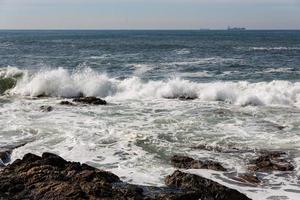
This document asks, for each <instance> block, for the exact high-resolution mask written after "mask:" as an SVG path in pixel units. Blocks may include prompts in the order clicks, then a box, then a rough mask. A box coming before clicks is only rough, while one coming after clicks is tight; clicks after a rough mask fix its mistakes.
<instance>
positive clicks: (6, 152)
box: [0, 143, 26, 167]
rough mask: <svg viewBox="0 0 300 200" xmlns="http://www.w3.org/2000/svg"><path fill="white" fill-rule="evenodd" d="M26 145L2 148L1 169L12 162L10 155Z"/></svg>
mask: <svg viewBox="0 0 300 200" xmlns="http://www.w3.org/2000/svg"><path fill="white" fill-rule="evenodd" d="M25 144H26V143H18V144H14V145H6V146H0V167H4V166H5V165H4V164H6V163H9V162H10V155H11V153H12V151H13V150H14V149H16V148H19V147H21V146H24V145H25Z"/></svg>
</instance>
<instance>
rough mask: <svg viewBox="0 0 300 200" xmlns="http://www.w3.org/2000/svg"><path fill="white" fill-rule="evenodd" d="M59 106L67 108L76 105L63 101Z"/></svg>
mask: <svg viewBox="0 0 300 200" xmlns="http://www.w3.org/2000/svg"><path fill="white" fill-rule="evenodd" d="M59 104H60V105H65V106H75V104H74V103H72V102H70V101H61V102H60V103H59Z"/></svg>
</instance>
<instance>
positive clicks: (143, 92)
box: [10, 67, 300, 106]
mask: <svg viewBox="0 0 300 200" xmlns="http://www.w3.org/2000/svg"><path fill="white" fill-rule="evenodd" d="M10 94H18V95H23V96H31V97H37V96H40V95H44V96H50V97H67V98H69V97H76V96H79V95H84V96H98V97H102V98H105V97H111V98H118V99H140V98H146V99H151V98H168V99H172V98H174V99H175V98H181V97H185V98H190V99H195V98H198V99H199V100H201V101H224V102H227V103H230V104H236V105H240V106H247V105H252V106H263V105H265V106H270V105H282V106H294V105H299V103H300V83H299V82H289V81H279V80H277V81H271V82H257V83H250V82H247V81H239V82H230V81H226V82H225V81H218V82H210V83H200V82H192V81H189V80H184V79H182V78H178V77H175V78H170V79H166V80H156V81H153V80H152V81H151V80H150V81H143V80H142V79H140V78H139V77H135V76H133V77H129V78H127V79H123V80H119V79H116V78H111V77H108V76H107V75H106V74H101V73H99V72H96V71H93V70H92V69H90V68H87V67H86V68H81V69H77V70H75V71H73V72H69V71H68V70H66V69H63V68H57V69H49V70H42V71H39V72H36V73H33V74H32V75H28V74H27V73H24V76H23V78H22V79H20V80H18V82H17V84H16V86H15V87H14V88H13V89H12V90H11V91H10Z"/></svg>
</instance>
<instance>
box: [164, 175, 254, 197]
mask: <svg viewBox="0 0 300 200" xmlns="http://www.w3.org/2000/svg"><path fill="white" fill-rule="evenodd" d="M165 183H166V185H168V186H171V187H177V188H181V189H184V190H192V191H195V194H194V195H195V197H197V199H206V200H208V199H218V200H248V199H249V198H248V197H247V196H246V195H244V194H242V193H240V192H238V191H237V190H233V189H230V188H227V187H225V186H223V185H221V184H219V183H217V182H214V181H212V180H209V179H206V178H203V177H201V176H198V175H195V174H188V173H185V172H181V171H179V170H177V171H175V172H174V173H173V174H172V175H170V176H167V177H166V179H165Z"/></svg>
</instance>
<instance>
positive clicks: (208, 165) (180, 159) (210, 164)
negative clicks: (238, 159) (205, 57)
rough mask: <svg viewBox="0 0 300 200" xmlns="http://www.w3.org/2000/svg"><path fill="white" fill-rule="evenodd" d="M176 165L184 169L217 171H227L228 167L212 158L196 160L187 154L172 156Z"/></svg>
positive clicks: (172, 160)
mask: <svg viewBox="0 0 300 200" xmlns="http://www.w3.org/2000/svg"><path fill="white" fill-rule="evenodd" d="M171 162H172V164H173V166H174V167H177V168H183V169H211V170H216V171H226V169H225V168H224V167H223V166H222V165H221V164H220V163H218V162H216V161H212V160H205V161H201V160H195V159H193V158H190V157H186V156H178V155H175V156H173V157H172V158H171Z"/></svg>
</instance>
